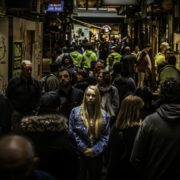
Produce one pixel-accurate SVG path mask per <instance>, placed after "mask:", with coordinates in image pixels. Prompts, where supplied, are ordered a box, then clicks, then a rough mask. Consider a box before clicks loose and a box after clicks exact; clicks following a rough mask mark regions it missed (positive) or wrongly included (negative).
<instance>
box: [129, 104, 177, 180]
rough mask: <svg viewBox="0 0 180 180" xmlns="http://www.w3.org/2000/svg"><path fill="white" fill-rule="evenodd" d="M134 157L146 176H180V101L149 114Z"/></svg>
mask: <svg viewBox="0 0 180 180" xmlns="http://www.w3.org/2000/svg"><path fill="white" fill-rule="evenodd" d="M130 161H131V163H132V164H133V165H134V166H135V168H136V169H137V170H138V171H139V172H141V173H143V176H144V179H145V180H161V179H179V178H180V171H179V163H180V104H163V105H161V106H160V108H159V109H157V111H156V112H155V113H153V114H151V115H149V116H147V117H146V118H145V120H144V121H143V124H142V126H141V127H140V129H139V131H138V134H137V136H136V139H135V142H134V147H133V151H132V154H131V159H130Z"/></svg>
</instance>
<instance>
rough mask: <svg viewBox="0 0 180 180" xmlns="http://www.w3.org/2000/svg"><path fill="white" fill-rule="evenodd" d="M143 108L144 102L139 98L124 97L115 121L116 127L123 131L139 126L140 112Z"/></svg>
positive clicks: (132, 96)
mask: <svg viewBox="0 0 180 180" xmlns="http://www.w3.org/2000/svg"><path fill="white" fill-rule="evenodd" d="M143 106H144V102H143V100H142V99H141V98H140V97H138V96H135V95H129V96H126V97H125V98H124V99H123V101H122V103H121V108H120V110H119V113H118V116H117V120H116V127H118V128H120V129H125V128H128V127H132V126H134V125H139V124H140V122H141V119H140V110H141V109H142V108H143Z"/></svg>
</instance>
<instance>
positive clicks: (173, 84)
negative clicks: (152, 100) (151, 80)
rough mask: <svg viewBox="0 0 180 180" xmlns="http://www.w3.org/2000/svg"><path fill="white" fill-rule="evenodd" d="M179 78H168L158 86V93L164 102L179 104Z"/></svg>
mask: <svg viewBox="0 0 180 180" xmlns="http://www.w3.org/2000/svg"><path fill="white" fill-rule="evenodd" d="M179 92H180V79H179V78H168V79H166V80H165V81H164V82H163V83H162V84H161V87H160V95H161V99H162V101H163V103H165V104H180V93H179Z"/></svg>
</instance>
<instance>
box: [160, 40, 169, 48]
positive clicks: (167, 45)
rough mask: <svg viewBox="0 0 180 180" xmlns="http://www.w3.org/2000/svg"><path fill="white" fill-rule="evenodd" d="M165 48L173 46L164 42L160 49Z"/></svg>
mask: <svg viewBox="0 0 180 180" xmlns="http://www.w3.org/2000/svg"><path fill="white" fill-rule="evenodd" d="M163 48H166V49H170V48H171V47H170V46H169V43H167V42H162V43H161V45H160V49H163Z"/></svg>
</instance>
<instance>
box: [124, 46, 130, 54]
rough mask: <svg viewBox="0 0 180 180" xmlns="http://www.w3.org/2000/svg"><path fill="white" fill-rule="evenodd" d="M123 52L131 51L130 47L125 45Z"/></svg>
mask: <svg viewBox="0 0 180 180" xmlns="http://www.w3.org/2000/svg"><path fill="white" fill-rule="evenodd" d="M124 52H125V53H126V54H129V53H131V48H130V47H129V46H126V47H125V48H124Z"/></svg>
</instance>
